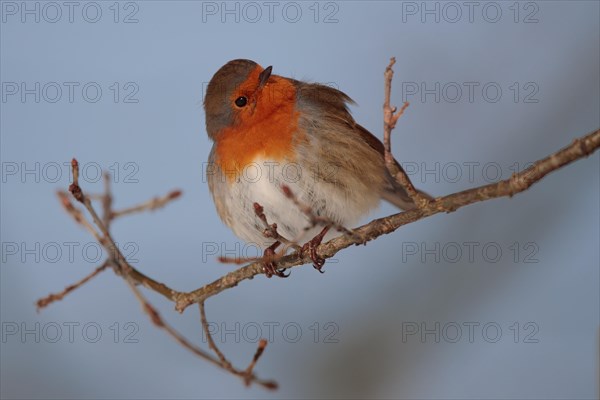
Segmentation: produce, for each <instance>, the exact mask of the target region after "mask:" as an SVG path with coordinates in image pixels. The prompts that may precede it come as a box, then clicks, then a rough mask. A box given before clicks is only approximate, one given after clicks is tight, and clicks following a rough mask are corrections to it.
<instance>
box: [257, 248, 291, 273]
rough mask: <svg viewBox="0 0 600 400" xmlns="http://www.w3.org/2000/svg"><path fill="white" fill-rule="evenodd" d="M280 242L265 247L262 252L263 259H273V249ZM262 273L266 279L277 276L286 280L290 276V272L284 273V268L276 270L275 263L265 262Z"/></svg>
mask: <svg viewBox="0 0 600 400" xmlns="http://www.w3.org/2000/svg"><path fill="white" fill-rule="evenodd" d="M280 244H281V243H280V242H275V243H273V244H272V245H271V246H269V247H267V248H266V249H265V252H264V256H263V257H264V258H265V259H271V260H272V259H273V257H274V256H275V249H276V248H277V247H278V246H279V245H280ZM263 272H264V273H265V275H266V276H267V278H270V277H272V276H273V275H275V276H278V277H280V278H287V277H288V276H290V274H291V272H289V273H287V274H286V273H285V268H281V269H277V263H276V262H275V261H265V262H264V263H263Z"/></svg>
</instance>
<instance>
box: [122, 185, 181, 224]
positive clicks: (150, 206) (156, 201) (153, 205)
mask: <svg viewBox="0 0 600 400" xmlns="http://www.w3.org/2000/svg"><path fill="white" fill-rule="evenodd" d="M180 196H181V190H173V191H171V192H169V193H168V194H167V195H165V196H162V197H154V198H153V199H150V200H148V201H146V202H144V203H142V204H138V205H137V206H133V207H128V208H125V209H123V210H118V211H113V212H112V214H111V219H115V218H118V217H122V216H124V215H128V214H135V213H139V212H144V211H154V210H156V209H159V208H161V207H164V206H166V205H167V204H169V203H170V202H171V201H173V200H175V199H177V198H178V197H180Z"/></svg>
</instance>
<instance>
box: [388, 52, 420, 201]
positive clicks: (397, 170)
mask: <svg viewBox="0 0 600 400" xmlns="http://www.w3.org/2000/svg"><path fill="white" fill-rule="evenodd" d="M395 63H396V58H395V57H392V58H391V59H390V63H389V65H388V66H387V68H386V69H385V73H384V102H383V147H384V159H385V165H386V167H387V168H388V170H389V171H390V174H391V175H392V176H393V177H394V178H395V179H396V181H397V182H398V183H399V184H400V186H402V187H403V188H404V189H405V190H406V193H407V194H408V196H409V197H410V198H411V199H412V201H413V202H414V203H415V205H416V206H417V207H424V206H426V205H427V203H429V199H428V198H427V196H425V195H424V194H423V193H421V192H420V191H418V190H417V189H415V186H414V185H413V184H412V182H411V180H410V178H409V177H408V175H407V174H406V172H405V171H404V169H402V167H401V166H400V164H398V162H397V161H396V160H395V159H394V156H393V155H392V131H393V130H394V128H395V127H396V123H397V122H398V119H399V118H400V117H401V116H402V114H404V110H406V108H407V107H408V102H404V104H403V105H402V108H400V111H398V112H397V113H396V110H397V108H396V107H395V106H392V105H391V104H390V103H391V93H392V78H393V77H394V70H393V69H392V67H393V66H394V64H395Z"/></svg>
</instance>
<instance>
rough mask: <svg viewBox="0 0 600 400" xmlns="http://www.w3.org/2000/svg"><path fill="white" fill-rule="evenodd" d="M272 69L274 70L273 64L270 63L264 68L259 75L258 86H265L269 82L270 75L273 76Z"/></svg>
mask: <svg viewBox="0 0 600 400" xmlns="http://www.w3.org/2000/svg"><path fill="white" fill-rule="evenodd" d="M271 71H273V66H272V65H269V66H268V67H267V68H265V69H263V71H262V72H261V73H260V75H258V88H259V89H261V88H262V87H263V86H265V85H266V84H267V81H268V80H269V77H270V76H271Z"/></svg>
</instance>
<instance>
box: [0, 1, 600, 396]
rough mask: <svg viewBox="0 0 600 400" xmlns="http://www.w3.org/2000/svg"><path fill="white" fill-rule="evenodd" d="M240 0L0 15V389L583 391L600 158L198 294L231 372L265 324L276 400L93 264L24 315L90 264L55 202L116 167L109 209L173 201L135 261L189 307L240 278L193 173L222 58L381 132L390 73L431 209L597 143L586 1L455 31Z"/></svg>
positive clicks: (191, 316)
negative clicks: (176, 195) (164, 197)
mask: <svg viewBox="0 0 600 400" xmlns="http://www.w3.org/2000/svg"><path fill="white" fill-rule="evenodd" d="M115 4H116V6H115ZM245 4H246V3H236V2H230V3H227V5H226V7H227V9H228V10H234V11H233V12H232V13H226V12H225V9H224V8H223V7H224V6H223V5H222V3H221V2H202V1H174V2H166V1H137V2H121V3H115V2H112V1H111V2H97V3H89V2H76V4H75V5H74V6H73V7H74V8H73V9H72V12H73V13H72V18H71V16H70V15H69V8H68V7H67V6H65V5H63V3H62V2H58V3H50V4H49V3H45V2H34V1H28V2H25V3H23V2H8V1H2V2H1V11H2V20H1V25H0V33H1V38H0V44H1V54H0V55H1V64H0V66H1V71H0V80H1V81H2V100H1V103H0V106H1V114H0V119H1V125H0V128H1V150H0V156H1V162H2V186H1V189H2V191H1V201H2V205H1V221H2V222H1V229H0V233H1V236H2V237H1V243H2V266H1V268H0V277H1V283H0V285H1V286H0V289H1V305H0V310H1V321H2V335H3V336H2V342H1V346H2V351H1V353H0V360H1V366H2V368H1V375H0V377H1V379H2V382H1V385H0V387H1V394H2V397H4V398H56V397H59V398H164V397H168V398H215V397H217V398H256V397H271V398H291V397H295V398H297V397H360V398H363V397H391V398H596V397H597V396H598V379H597V377H598V334H599V272H598V271H599V269H598V266H599V250H598V249H599V246H598V244H599V226H600V216H599V207H598V204H599V200H600V199H599V179H598V170H599V156H598V154H595V155H593V156H591V157H590V158H589V159H586V160H582V161H579V162H577V163H575V164H573V165H570V166H568V167H566V168H564V169H562V170H560V171H559V172H557V173H555V174H552V175H551V176H548V177H547V178H546V179H544V180H543V181H542V182H541V183H539V184H537V185H535V186H534V187H532V188H531V190H529V191H527V192H526V193H524V194H521V195H518V196H516V197H514V198H512V199H500V200H495V201H489V202H485V203H481V204H476V205H473V206H469V207H467V208H464V209H461V210H459V211H458V212H456V213H453V214H449V215H437V216H435V217H432V218H429V219H426V220H423V221H420V222H418V223H415V224H411V225H409V226H406V227H403V228H402V229H400V230H398V231H397V232H396V233H394V234H392V235H387V236H385V237H381V238H379V239H378V240H376V241H375V242H371V243H369V244H368V245H367V246H366V247H362V246H361V247H353V248H350V249H347V250H346V251H343V252H342V253H340V254H338V255H337V256H336V259H335V260H331V261H328V263H327V264H326V266H325V271H326V273H325V274H323V275H321V274H318V273H316V272H315V271H314V270H313V269H312V268H311V267H310V266H305V267H302V268H296V269H294V271H293V272H292V276H291V277H290V278H289V279H286V280H281V279H266V278H265V277H263V276H259V277H257V278H256V279H254V280H252V281H248V282H244V283H243V284H241V285H240V286H239V287H237V288H235V289H234V290H229V291H227V292H225V293H223V294H222V295H220V296H218V297H215V298H212V299H210V300H209V301H208V302H207V304H206V307H207V313H208V318H209V320H210V321H213V322H214V323H215V324H216V325H215V328H216V329H219V333H223V331H224V330H229V331H230V332H233V333H229V334H227V335H225V336H224V337H218V340H217V343H219V344H220V346H221V347H222V349H223V351H224V352H225V353H226V354H227V355H228V356H230V358H231V360H232V361H233V362H234V363H235V364H236V365H238V366H240V367H243V366H245V365H246V363H247V362H248V361H249V360H250V358H251V357H252V354H253V352H254V349H255V346H256V344H255V343H254V342H255V340H256V336H257V334H256V332H257V331H256V327H257V326H258V327H260V328H261V332H262V336H267V335H268V334H269V328H268V327H269V326H272V327H273V333H274V336H273V340H272V343H270V345H269V346H268V348H267V350H266V352H265V354H264V356H263V358H262V359H261V360H260V362H259V364H258V366H257V368H256V372H257V374H259V375H260V376H261V377H264V378H272V379H275V380H277V381H278V382H279V384H280V386H281V388H280V390H279V391H278V392H274V393H271V392H265V391H264V390H263V389H261V388H259V387H251V388H246V387H244V386H243V385H242V384H241V382H240V381H239V380H238V379H237V378H235V377H232V376H230V375H228V374H226V373H224V372H222V371H221V370H218V369H216V368H215V367H213V366H211V365H209V364H207V363H206V362H204V361H202V360H199V359H197V358H196V357H195V356H193V355H192V354H190V353H188V352H186V351H185V350H183V349H182V348H180V347H179V345H177V344H176V343H174V342H173V341H172V340H171V339H169V338H168V337H167V336H166V335H165V334H164V333H163V332H161V331H159V330H158V329H156V328H155V327H154V326H152V324H151V323H150V322H149V321H148V319H147V317H146V316H145V315H144V314H143V313H142V312H141V310H140V307H139V305H138V303H137V302H136V300H135V298H134V297H133V295H132V293H131V292H130V291H129V290H128V288H127V287H126V285H125V284H124V282H122V281H121V280H120V279H119V278H117V277H115V276H114V274H113V273H112V272H110V271H109V272H105V273H104V274H103V275H101V276H100V277H98V278H96V279H95V280H94V281H92V282H91V283H89V284H88V285H86V286H85V287H84V288H82V289H80V290H78V291H76V292H75V293H73V294H71V295H70V296H69V297H68V298H66V299H65V300H63V301H62V302H59V303H56V304H54V305H52V306H50V307H49V308H47V309H45V310H43V311H42V312H41V313H39V314H38V313H36V310H35V307H34V302H35V300H36V299H37V298H39V297H41V296H44V295H46V294H48V293H50V292H55V291H58V290H60V289H62V288H63V287H64V286H66V285H67V284H70V283H71V282H74V281H75V280H77V279H79V278H81V277H82V276H84V275H85V274H87V273H88V272H89V271H91V270H92V269H93V268H94V267H95V266H96V265H98V264H99V262H100V261H98V260H96V259H97V258H99V257H98V255H97V254H96V251H97V250H98V249H99V247H98V246H97V245H94V241H93V239H92V238H91V237H90V236H89V235H88V233H87V232H85V231H84V230H83V229H81V228H80V227H79V226H77V225H76V224H75V223H74V222H73V221H72V220H71V219H70V218H69V217H68V216H67V215H66V214H65V213H64V212H63V211H62V210H61V207H60V205H59V203H58V201H57V199H56V196H55V192H56V190H57V189H65V188H66V187H67V186H68V184H69V173H68V171H69V170H68V167H67V166H66V165H65V164H64V163H68V162H69V160H70V159H71V158H72V157H77V158H78V159H79V161H80V163H81V164H82V165H83V166H84V167H85V168H84V169H83V170H82V173H83V179H82V186H83V189H84V190H87V191H99V190H100V189H101V184H100V182H98V181H97V171H98V167H100V168H104V169H110V170H111V171H112V172H113V175H114V176H113V180H114V184H113V188H114V195H115V206H116V207H117V208H120V207H125V206H129V205H133V204H136V203H137V202H140V201H143V200H146V199H148V198H150V197H152V196H155V195H159V194H164V193H166V192H168V191H169V190H171V189H174V188H180V189H182V190H183V192H184V195H183V197H182V198H181V199H180V200H178V201H176V202H174V203H173V204H171V205H170V206H169V207H168V208H166V209H163V210H160V211H157V212H154V213H152V214H145V215H136V216H131V217H128V218H127V219H123V220H118V221H116V222H115V223H114V225H113V234H114V237H115V239H116V240H117V242H119V243H120V244H121V245H122V246H123V247H122V248H124V249H125V250H127V251H129V252H130V253H128V254H131V261H132V262H133V263H134V265H135V266H136V267H138V268H139V269H141V270H142V271H144V272H145V273H147V274H149V275H151V276H153V277H155V278H156V279H157V280H160V281H163V282H165V283H167V284H169V285H170V286H172V287H174V288H178V289H180V290H191V289H194V288H196V287H199V286H201V285H203V284H205V283H208V282H210V281H212V280H213V279H215V278H217V277H219V276H221V275H222V274H224V273H225V272H227V271H230V270H231V269H232V268H233V267H232V266H229V265H221V264H219V263H218V262H217V261H216V255H214V254H212V253H211V252H210V251H208V250H209V249H214V248H215V247H216V248H218V249H220V250H221V251H226V250H228V249H240V252H242V254H243V250H244V247H243V246H244V244H243V243H240V242H239V240H238V239H237V238H236V237H235V236H234V235H233V234H232V233H231V231H230V230H229V229H228V228H227V227H226V226H224V225H223V224H222V223H221V222H220V221H219V218H218V216H217V214H216V211H215V209H214V206H213V204H212V201H211V198H210V194H209V192H208V188H207V185H206V183H205V179H204V177H203V172H202V165H203V162H205V161H206V159H207V157H208V153H209V151H210V147H211V143H210V141H209V140H208V138H207V136H206V132H205V128H204V123H205V121H204V113H203V109H202V95H203V88H205V86H206V84H207V82H208V81H209V80H210V78H211V76H212V74H213V73H214V72H215V71H216V70H217V69H218V68H219V67H220V66H221V65H223V64H224V63H225V62H227V61H228V60H230V59H233V58H250V59H253V60H255V61H257V62H259V63H261V64H262V65H263V66H267V65H273V71H274V73H276V74H281V75H284V76H291V77H294V78H296V79H305V80H310V81H314V82H323V83H329V84H331V85H334V86H336V87H338V88H340V89H341V90H343V91H345V92H346V93H347V94H348V95H349V96H351V97H352V98H353V99H354V100H356V102H357V103H358V105H357V106H355V107H352V112H353V115H354V116H355V118H356V119H357V120H358V121H359V122H360V123H361V124H362V125H364V126H365V127H367V128H368V129H370V130H371V131H372V132H373V133H374V134H376V135H378V136H381V127H382V112H381V104H382V102H383V71H384V69H385V67H386V65H387V63H388V60H389V58H390V57H391V56H395V57H396V58H397V64H396V66H395V71H396V75H395V81H394V88H393V102H394V103H395V104H400V103H401V101H402V99H403V97H406V98H407V100H409V101H410V102H411V105H410V107H409V108H408V110H407V111H406V113H405V115H404V116H403V117H402V119H401V120H400V122H399V124H398V128H397V129H396V131H395V133H394V135H395V136H394V140H393V147H394V152H395V155H396V157H397V158H398V159H399V160H400V161H401V162H402V163H404V164H405V166H406V167H407V169H408V170H409V171H410V172H411V174H412V178H413V180H414V182H415V184H416V185H418V186H419V187H421V188H423V189H424V190H426V191H428V192H429V193H432V194H434V195H444V194H449V193H452V192H456V191H459V190H463V189H466V188H469V187H473V186H477V185H482V184H486V183H489V182H493V181H497V180H498V179H500V177H501V178H507V177H509V176H510V174H511V173H512V172H513V170H514V169H515V168H517V169H522V168H523V166H524V165H526V164H527V163H529V162H532V161H535V160H537V159H539V158H541V157H544V156H546V155H547V154H549V153H551V152H553V151H555V150H557V149H559V148H561V147H563V146H565V145H567V144H568V143H570V142H571V141H572V140H573V139H574V138H575V137H577V136H581V135H583V134H586V133H588V132H590V131H592V130H594V129H597V128H598V126H600V116H599V111H598V110H599V109H600V100H599V99H600V96H599V93H600V78H599V74H598V71H599V69H600V54H599V35H600V29H599V22H598V21H599V19H598V16H599V3H598V2H594V1H579V2H577V1H575V2H567V1H538V2H520V3H514V2H495V3H494V2H492V3H489V2H480V3H478V5H477V6H474V9H472V15H469V8H468V7H467V6H465V5H464V4H463V2H456V3H438V2H427V3H422V2H392V1H389V2H367V1H352V2H321V3H315V2H312V1H311V2H295V3H294V2H274V5H273V7H274V8H273V9H272V10H273V13H272V15H271V16H269V8H268V5H265V4H264V3H263V2H257V3H252V4H251V5H250V6H248V5H245ZM24 5H25V7H27V8H28V9H29V10H34V11H33V13H29V14H28V13H25V12H24V10H23V6H24ZM56 5H57V6H56ZM457 6H458V8H457ZM424 7H427V10H434V13H433V14H430V13H427V12H425V11H426V10H425V9H424ZM98 10H100V12H101V14H97V13H96V12H97V11H98ZM117 10H118V13H117ZM257 10H260V15H259V14H257ZM317 10H318V13H317ZM436 10H437V11H436ZM458 10H460V14H457V11H458ZM57 11H60V15H59V14H57ZM298 11H299V13H298ZM498 11H500V14H498V13H497V12H498ZM436 12H437V15H436V14H435V13H436ZM36 18H38V19H39V22H38V21H36ZM436 18H438V21H436ZM236 19H237V20H236ZM95 20H97V21H96V22H92V21H95ZM126 20H127V21H128V23H126V22H125V21H126ZM52 21H54V22H52ZM115 21H116V22H115ZM68 82H72V83H68ZM36 83H39V89H36ZM436 83H439V90H437V94H438V95H439V101H436V98H435V93H436V89H435V88H436ZM23 85H24V86H23ZM69 85H71V87H73V88H74V89H73V96H72V98H71V99H70V98H69V92H68V87H69ZM422 85H424V86H422ZM469 86H471V87H473V88H474V91H473V98H472V99H469V93H468V91H467V89H468V87H469ZM57 87H60V88H61V93H60V96H59V94H58V92H57V91H56V88H57ZM84 87H85V88H86V90H85V91H84V90H83V88H84ZM456 87H460V88H462V93H461V94H460V95H458V93H457V92H456ZM484 87H485V88H486V90H485V91H484V90H483V88H484ZM97 88H100V90H101V94H99V95H96V92H95V90H96V89H97ZM117 88H118V90H117ZM415 88H418V90H419V92H418V93H414V90H413V89H415ZM497 88H500V89H501V94H500V95H499V96H498V95H496V94H495V93H496V92H495V90H496V89H497ZM22 89H29V90H30V92H29V94H25V95H23V91H22ZM421 89H429V90H430V91H431V90H433V92H430V93H429V94H426V95H424V97H423V98H422V97H421V94H422V90H421ZM411 90H412V91H411ZM36 96H39V102H36ZM71 100H72V101H71ZM96 100H97V101H96ZM132 101H133V102H132ZM469 166H471V167H469ZM27 171H30V172H27ZM427 171H430V172H429V173H426V172H427ZM431 171H433V172H431ZM470 173H472V175H471V174H470ZM393 211H394V210H393V208H392V207H390V206H389V205H387V204H383V205H382V207H381V208H380V209H379V210H378V211H376V212H374V213H373V214H372V215H371V217H379V216H384V215H386V214H389V213H391V212H393ZM365 221H366V220H365ZM236 246H237V247H236ZM470 246H472V247H470ZM70 248H72V249H73V253H72V254H69V249H70ZM470 248H473V249H474V250H473V253H472V254H469V249H470ZM457 249H458V250H460V253H457ZM498 251H500V253H497V252H498ZM133 253H135V254H133ZM148 296H149V298H150V299H151V300H152V301H153V304H154V305H155V306H156V307H157V308H158V309H159V310H161V312H162V314H163V316H164V317H165V318H166V319H167V320H168V321H169V322H171V323H172V324H173V325H175V326H176V327H177V328H178V329H179V330H180V331H181V332H183V333H184V334H185V335H187V336H188V337H190V338H192V339H194V340H196V342H199V343H201V342H202V336H201V331H200V324H199V318H198V313H197V310H196V308H194V307H190V308H189V309H188V310H187V311H186V312H185V313H184V314H183V315H179V314H177V313H176V312H174V311H173V305H172V304H171V303H169V302H167V301H165V300H163V299H162V298H161V297H159V296H158V295H155V294H152V293H150V294H148ZM128 323H130V324H128ZM36 324H38V325H36ZM236 324H237V325H236ZM436 324H439V325H436ZM57 326H58V327H59V328H60V333H61V336H60V337H58V338H57V336H56V333H57V330H56V327H57ZM68 326H73V337H72V340H70V338H69V328H68ZM457 326H458V327H459V328H460V333H461V335H460V336H457V334H458V331H457ZM469 326H471V327H472V329H473V331H472V332H473V336H472V337H470V334H469V333H470V332H469ZM98 327H99V328H100V329H101V334H100V335H96V328H98ZM298 327H299V328H300V329H301V330H302V333H301V334H299V335H297V334H296V332H297V328H298ZM484 327H485V328H484ZM84 328H85V329H84ZM498 328H500V329H501V331H498V330H497V329H498ZM415 329H417V330H418V332H416V333H414V334H412V333H413V332H415ZM15 330H16V331H15ZM24 330H29V331H33V332H34V333H29V334H25V335H24V336H23V335H22V334H23V331H24ZM423 330H428V331H429V332H431V333H426V332H425V334H424V335H422V334H423ZM35 332H37V334H38V336H37V337H36V334H35ZM316 333H318V335H316ZM128 334H130V336H127V335H128ZM236 334H237V337H236ZM328 335H329V336H328ZM436 335H437V337H436ZM96 336H98V337H97V338H96ZM296 336H297V337H296ZM326 338H328V339H333V341H334V342H335V343H333V342H332V340H326ZM96 339H97V340H96ZM296 339H297V340H296ZM132 340H134V341H137V343H132ZM93 341H95V343H92V342H93ZM201 344H202V345H203V346H204V347H206V344H203V343H201Z"/></svg>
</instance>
